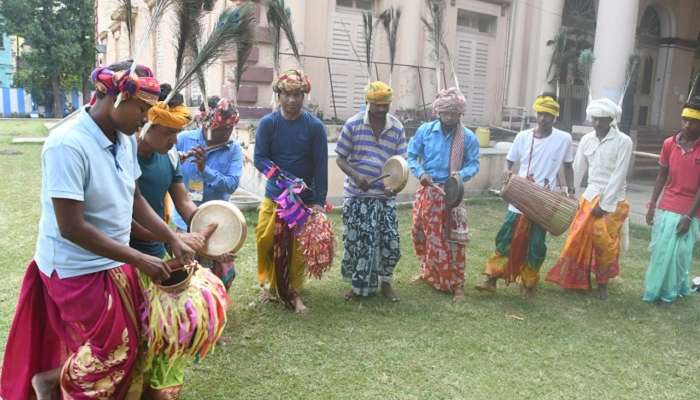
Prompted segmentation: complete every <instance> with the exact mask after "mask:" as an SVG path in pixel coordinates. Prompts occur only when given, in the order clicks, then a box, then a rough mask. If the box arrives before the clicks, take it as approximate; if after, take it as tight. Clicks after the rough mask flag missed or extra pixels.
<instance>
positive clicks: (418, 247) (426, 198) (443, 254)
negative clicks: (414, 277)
mask: <svg viewBox="0 0 700 400" xmlns="http://www.w3.org/2000/svg"><path fill="white" fill-rule="evenodd" d="M447 216H448V214H447V208H446V207H445V197H444V196H443V195H442V193H440V191H439V190H438V189H437V188H435V187H432V186H428V187H421V188H420V189H418V192H417V194H416V201H415V203H414V205H413V227H412V229H411V234H412V237H413V247H414V249H415V251H416V255H417V256H418V259H419V260H420V276H421V278H422V279H423V280H425V281H426V282H428V283H430V284H431V285H432V286H433V287H434V288H435V289H438V290H441V291H446V292H451V291H454V290H455V289H457V288H461V287H463V286H464V264H465V260H466V256H465V253H464V252H465V248H464V244H459V243H450V242H448V241H447V232H446V231H445V226H446V224H445V220H446V218H447Z"/></svg>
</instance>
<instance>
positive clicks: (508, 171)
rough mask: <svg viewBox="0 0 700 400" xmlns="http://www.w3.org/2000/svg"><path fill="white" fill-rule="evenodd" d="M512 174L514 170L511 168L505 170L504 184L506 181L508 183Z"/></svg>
mask: <svg viewBox="0 0 700 400" xmlns="http://www.w3.org/2000/svg"><path fill="white" fill-rule="evenodd" d="M512 176H513V171H511V170H509V169H507V170H505V171H503V184H504V185H505V184H506V183H508V181H509V180H510V178H511V177H512Z"/></svg>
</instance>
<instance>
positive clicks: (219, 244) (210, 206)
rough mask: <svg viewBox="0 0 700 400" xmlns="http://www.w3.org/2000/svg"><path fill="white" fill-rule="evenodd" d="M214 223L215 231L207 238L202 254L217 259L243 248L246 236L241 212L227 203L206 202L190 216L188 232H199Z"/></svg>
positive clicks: (220, 201)
mask: <svg viewBox="0 0 700 400" xmlns="http://www.w3.org/2000/svg"><path fill="white" fill-rule="evenodd" d="M214 223H215V224H217V227H216V230H215V231H214V233H212V235H211V237H209V240H208V241H207V244H206V246H205V247H204V249H202V253H204V254H205V255H207V256H209V257H217V256H220V255H223V254H226V253H235V252H237V251H238V250H239V249H240V248H241V246H243V243H244V242H245V238H246V234H247V228H246V223H245V217H244V216H243V213H242V212H241V210H239V209H238V207H236V206H235V205H233V204H231V203H229V202H227V201H223V200H212V201H208V202H206V203H204V204H202V205H201V206H199V208H197V211H195V213H194V215H193V216H192V222H191V223H190V232H198V231H201V230H203V229H205V228H206V227H207V226H209V225H210V224H214Z"/></svg>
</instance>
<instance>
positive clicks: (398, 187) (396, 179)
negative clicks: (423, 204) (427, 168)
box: [382, 156, 408, 193]
mask: <svg viewBox="0 0 700 400" xmlns="http://www.w3.org/2000/svg"><path fill="white" fill-rule="evenodd" d="M382 175H389V176H388V177H386V178H384V187H385V188H387V189H389V190H391V191H393V192H394V193H398V192H400V191H402V190H403V188H405V187H406V183H408V163H407V162H406V160H404V158H403V157H401V156H393V157H390V158H389V159H388V160H386V162H385V163H384V167H383V168H382Z"/></svg>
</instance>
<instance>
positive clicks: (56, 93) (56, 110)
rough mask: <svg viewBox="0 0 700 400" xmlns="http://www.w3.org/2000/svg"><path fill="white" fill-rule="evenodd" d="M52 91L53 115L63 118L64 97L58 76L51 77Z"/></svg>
mask: <svg viewBox="0 0 700 400" xmlns="http://www.w3.org/2000/svg"><path fill="white" fill-rule="evenodd" d="M51 93H52V94H53V116H54V118H63V99H62V98H61V85H60V84H59V82H58V77H53V78H51Z"/></svg>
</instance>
